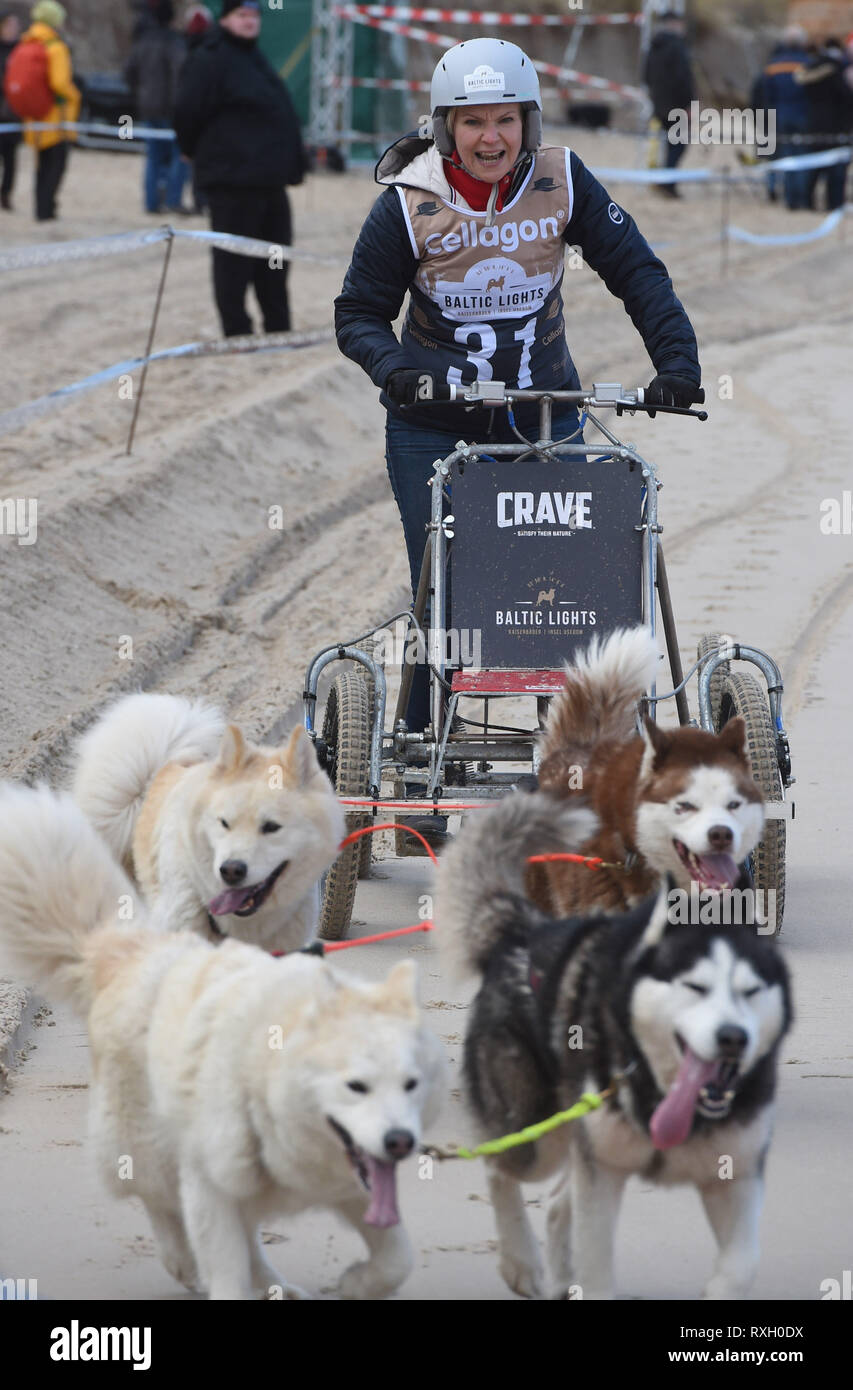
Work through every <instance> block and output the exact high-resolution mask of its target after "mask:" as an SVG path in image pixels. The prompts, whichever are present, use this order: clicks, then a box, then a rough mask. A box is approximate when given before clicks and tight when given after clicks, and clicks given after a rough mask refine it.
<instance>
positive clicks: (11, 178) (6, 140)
mask: <svg viewBox="0 0 853 1390" xmlns="http://www.w3.org/2000/svg"><path fill="white" fill-rule="evenodd" d="M20 33H21V25H20V21H19V19H18V16H17V15H16V14H13V13H12V11H11V10H5V11H3V10H0V124H4V125H6V124H9V125H17V123H18V117H17V116H16V115H15V113H14V111H13V110H12V108H11V106H10V105H9V103H8V102H7V101H6V99H5V97H4V96H3V75H4V73H5V71H6V63H7V61H8V58H9V54H10V53H11V52H12V49H13V48H14V47H15V45H16V44H17V42H18V39H19V37H20ZM20 143H21V132H20V131H19V130H7V131H6V132H5V133H0V164H2V166H3V175H2V178H0V207H2V208H3V210H4V212H11V211H12V189H13V188H14V185H15V161H16V159H17V156H18V146H19V145H20Z"/></svg>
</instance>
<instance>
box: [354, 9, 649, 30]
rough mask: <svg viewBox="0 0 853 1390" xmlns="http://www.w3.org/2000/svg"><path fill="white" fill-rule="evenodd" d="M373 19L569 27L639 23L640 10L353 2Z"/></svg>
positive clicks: (516, 26) (518, 26)
mask: <svg viewBox="0 0 853 1390" xmlns="http://www.w3.org/2000/svg"><path fill="white" fill-rule="evenodd" d="M347 8H348V9H353V10H357V11H358V13H359V14H363V15H368V16H369V17H370V18H371V19H396V20H404V21H405V20H416V21H418V22H420V23H421V24H488V25H506V26H507V27H512V28H520V29H521V28H527V29H530V28H552V27H553V28H566V27H570V26H572V25H577V24H640V23H641V22H642V18H643V16H642V15H641V14H602V15H586V14H572V15H562V14H502V13H501V12H500V11H499V10H438V9H431V8H424V7H422V6H420V5H350V6H348V7H347Z"/></svg>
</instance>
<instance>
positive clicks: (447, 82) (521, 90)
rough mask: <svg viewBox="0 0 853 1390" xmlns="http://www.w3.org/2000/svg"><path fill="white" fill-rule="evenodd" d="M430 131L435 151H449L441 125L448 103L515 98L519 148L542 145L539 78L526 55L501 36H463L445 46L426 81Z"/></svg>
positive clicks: (449, 138)
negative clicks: (518, 111) (519, 122)
mask: <svg viewBox="0 0 853 1390" xmlns="http://www.w3.org/2000/svg"><path fill="white" fill-rule="evenodd" d="M429 95H430V107H431V110H432V129H433V135H434V136H435V143H436V146H437V147H438V150H439V153H440V154H443V155H451V154H452V153H453V137H452V135H451V134H450V131H449V130H448V129H447V122H446V120H445V116H446V113H447V112H448V111H449V110H450V108H451V106H462V107H464V106H498V105H500V103H501V102H505V101H506V102H510V101H517V102H519V104H520V105H521V111H522V136H521V148H522V150H523V151H524V152H525V153H527V154H533V152H534V151H535V150H537V149H538V148H539V146H540V144H541V143H542V97H541V96H540V93H539V78H538V77H537V75H536V69H535V68H534V66H533V64H532V63H531V61H530V59H529V58H528V56H527V54H526V53H523V52H522V50H521V49H520V48H519V47H518V45H517V44H514V43H507V42H506V40H505V39H466V40H465V42H464V43H457V44H456V46H455V47H454V48H450V49H448V51H447V52H446V53H445V55H444V57H443V58H442V59H441V61H440V62H439V64H438V66H437V67H436V70H435V72H434V73H433V75H432V83H431V85H430V93H429Z"/></svg>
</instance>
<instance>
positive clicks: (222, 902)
mask: <svg viewBox="0 0 853 1390" xmlns="http://www.w3.org/2000/svg"><path fill="white" fill-rule="evenodd" d="M73 794H74V798H75V800H76V801H77V804H78V805H79V806H80V807H81V808H82V810H83V811H85V813H86V815H87V816H88V817H89V819H90V820H91V822H92V824H93V825H94V826H95V829H96V830H97V831H98V832H99V833H100V834H101V835H102V836H103V838H104V839H105V840H106V842H107V844H108V846H109V847H110V849H111V850H112V852H113V854H114V855H115V857H116V859H117V860H118V861H119V863H121V864H122V865H123V866H124V868H125V869H127V870H128V871H129V872H131V873H132V874H133V876H134V877H135V879H136V881H137V883H138V885H139V887H140V889H141V890H142V893H143V895H144V897H145V899H146V901H147V902H148V903H149V904H151V905H154V904H156V905H157V907H158V912H159V914H160V916H161V917H162V920H163V921H164V923H165V924H166V925H168V926H170V927H172V928H173V929H175V930H187V931H199V932H202V933H203V934H205V935H207V934H208V933H209V932H210V931H212V933H213V935H214V936H216V938H217V939H219V937H220V936H222V935H225V936H236V937H238V938H240V939H241V940H243V941H250V942H253V943H255V944H256V945H259V946H265V947H266V948H267V950H280V951H290V950H296V949H298V948H299V947H301V946H304V945H305V944H306V942H307V941H309V940H310V939H311V937H312V936H313V935H314V933H315V931H316V927H317V919H318V912H319V901H318V887H317V885H318V881H319V879H320V876H321V874H322V873H323V872H324V871H325V870H326V869H327V868H328V867H329V865H330V864H331V863H332V861H333V860H334V858H335V855H336V853H337V847H338V845H339V843H340V841H341V839H342V838H343V835H344V833H345V831H344V816H343V812H342V810H341V808H340V806H339V805H338V802H337V799H336V797H335V793H334V791H333V789H332V786H331V783H330V782H329V779H328V777H327V776H326V774H325V773H324V772H323V771H322V769H321V768H320V766H319V765H318V763H317V759H316V756H315V753H314V749H313V747H312V744H311V740H310V739H309V737H308V735H307V734H306V733H305V731H304V729H301V728H296V729H294V730H293V733H292V734H291V736H290V739H289V741H288V743H287V744H286V745H284V746H282V747H281V748H259V747H255V746H254V745H251V744H247V742H246V740H245V739H244V737H243V735H242V733H241V732H240V730H239V729H238V728H237V726H236V725H235V724H229V725H227V726H226V723H225V719H224V717H223V716H222V714H221V713H220V712H219V710H217V709H214V708H212V707H211V706H209V705H206V704H204V703H203V702H202V701H195V702H191V701H189V700H184V699H181V698H180V697H178V696H174V695H129V696H127V697H126V698H124V699H122V700H119V701H118V703H117V704H115V705H113V707H112V708H111V709H110V710H108V711H107V713H106V714H105V716H104V717H103V718H102V719H101V720H99V721H98V723H97V724H96V725H95V726H94V728H92V729H91V730H90V731H89V732H88V733H87V734H86V735H85V737H84V738H83V739H82V740H81V743H80V746H79V750H78V758H77V766H76V771H75V776H74V784H73Z"/></svg>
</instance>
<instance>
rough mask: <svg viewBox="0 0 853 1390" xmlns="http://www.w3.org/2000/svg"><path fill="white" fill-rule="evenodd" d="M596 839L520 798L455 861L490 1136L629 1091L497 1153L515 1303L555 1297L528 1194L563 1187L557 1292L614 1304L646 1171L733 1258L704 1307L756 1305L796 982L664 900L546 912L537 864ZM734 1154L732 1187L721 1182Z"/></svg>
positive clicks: (448, 932) (445, 881)
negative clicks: (746, 1301)
mask: <svg viewBox="0 0 853 1390" xmlns="http://www.w3.org/2000/svg"><path fill="white" fill-rule="evenodd" d="M595 829H596V824H595V816H594V815H593V814H592V812H590V811H588V810H585V809H583V808H580V807H577V806H576V807H574V808H569V809H560V808H557V809H555V806H554V801H553V799H552V798H549V797H546V796H545V795H544V794H541V793H536V794H535V795H533V796H524V795H520V794H519V795H516V796H513V797H509V798H507V799H506V800H505V801H503V802H501V803H499V804H498V805H497V806H496V807H494V808H493V809H490V810H489V811H484V812H482V813H480V812H478V813H477V815H476V816H475V817H474V818H473V820H472V821H470V822H469V824H467V825H466V826H465V827H464V828H463V830H462V832H461V833H460V835H459V836H458V838H457V839H456V840H455V841H454V842H453V843H452V844H451V845H450V846H449V847H448V849H447V850H446V852H445V853H444V855H443V856H442V858H441V860H440V863H439V868H438V881H437V896H436V908H435V920H436V925H437V928H438V935H439V941H440V944H441V946H442V949H443V951H444V952H445V956H446V959H447V960H448V963H450V964H451V965H453V966H455V967H456V973H457V974H459V973H464V974H469V975H471V974H473V975H477V976H479V977H480V980H481V984H480V989H479V992H478V994H477V995H476V997H475V999H474V1001H473V1004H472V1007H471V1012H470V1020H469V1025H468V1030H467V1035H466V1040H465V1064H464V1065H465V1079H466V1086H467V1092H468V1096H469V1100H470V1103H471V1105H472V1108H473V1111H474V1113H475V1115H476V1117H477V1119H478V1120H479V1121H480V1124H481V1125H482V1129H483V1137H484V1138H493V1137H497V1136H499V1135H502V1134H507V1133H511V1132H515V1131H517V1130H519V1129H522V1128H523V1127H524V1126H526V1125H529V1124H534V1123H536V1122H537V1121H540V1120H543V1119H546V1118H547V1117H548V1116H550V1115H552V1114H554V1113H556V1112H557V1111H558V1110H562V1109H565V1108H568V1107H569V1106H571V1105H573V1104H574V1103H575V1102H576V1101H577V1100H578V1098H579V1097H580V1095H581V1093H582V1092H584V1091H593V1092H600V1091H603V1090H604V1089H605V1088H607V1087H609V1086H610V1085H611V1084H612V1083H613V1082H614V1080H617V1086H616V1091H615V1094H614V1095H613V1096H612V1097H611V1098H610V1099H609V1100H607V1101H605V1103H604V1104H603V1105H602V1106H601V1107H600V1108H599V1109H596V1110H594V1111H592V1112H591V1113H590V1114H588V1115H587V1116H585V1117H584V1118H583V1119H580V1120H576V1121H574V1122H573V1123H570V1124H567V1125H564V1126H562V1127H561V1128H559V1129H556V1130H554V1131H553V1132H551V1133H550V1134H548V1135H547V1136H546V1137H545V1138H543V1139H539V1140H537V1141H536V1142H534V1143H527V1144H524V1145H522V1146H520V1147H517V1148H513V1149H509V1150H507V1151H506V1152H505V1153H504V1154H502V1155H500V1156H499V1157H497V1158H494V1159H489V1160H488V1162H489V1186H490V1193H491V1199H492V1202H493V1205H494V1208H495V1216H496V1219H497V1228H498V1240H499V1247H500V1269H501V1274H502V1276H503V1278H504V1279H505V1281H506V1283H507V1284H508V1285H509V1287H510V1288H511V1289H513V1290H514V1291H515V1292H516V1293H519V1294H522V1295H523V1296H525V1297H528V1298H538V1297H542V1296H543V1292H544V1278H543V1272H542V1262H541V1258H540V1254H539V1250H538V1246H537V1242H536V1240H535V1238H534V1235H533V1232H532V1230H531V1228H530V1225H529V1223H528V1220H527V1216H526V1213H525V1206H524V1201H523V1198H522V1191H521V1186H520V1184H521V1183H523V1182H525V1181H533V1182H541V1181H542V1180H543V1179H546V1178H549V1177H551V1176H553V1175H560V1176H561V1178H562V1181H561V1183H560V1185H559V1186H558V1188H557V1190H556V1193H555V1194H554V1196H553V1198H552V1201H551V1205H550V1208H549V1211H548V1264H549V1267H550V1283H551V1294H552V1296H553V1297H556V1298H566V1297H578V1296H582V1297H583V1298H585V1299H589V1298H608V1297H612V1296H613V1288H612V1262H613V1244H614V1233H615V1226H616V1219H617V1215H618V1209H619V1202H620V1199H621V1194H622V1189H623V1187H624V1185H625V1182H626V1179H627V1178H628V1177H630V1175H631V1174H632V1173H638V1174H640V1175H641V1176H642V1177H643V1178H645V1179H646V1180H649V1181H653V1182H660V1183H684V1182H689V1183H693V1184H694V1185H695V1186H696V1187H697V1188H698V1190H699V1193H700V1195H701V1197H702V1201H703V1203H704V1206H705V1211H706V1213H707V1216H708V1220H709V1221H710V1224H711V1226H712V1228H713V1231H714V1234H715V1236H716V1239H717V1242H718V1246H719V1253H718V1256H717V1261H716V1264H715V1267H714V1271H713V1273H712V1275H711V1278H710V1280H709V1282H708V1284H707V1286H706V1289H705V1297H706V1298H742V1297H743V1296H744V1294H745V1293H746V1291H747V1289H748V1288H749V1286H750V1284H751V1282H752V1280H753V1278H754V1276H755V1272H756V1268H757V1265H758V1258H759V1246H758V1225H759V1217H760V1213H761V1204H762V1191H763V1178H762V1170H763V1166H764V1160H765V1156H766V1153H767V1149H768V1145H769V1143H770V1136H771V1126H772V1113H773V1096H774V1089H775V1082H776V1058H777V1052H778V1049H779V1044H780V1041H781V1039H782V1037H783V1035H784V1034H785V1032H786V1030H787V1028H788V1027H789V1025H790V1022H791V1003H790V993H789V984H788V974H787V970H786V968H785V965H784V963H783V961H782V958H781V956H780V955H779V953H778V951H777V949H776V947H775V946H774V945H773V944H772V943H771V942H770V941H769V940H768V939H766V938H763V937H759V936H757V935H755V934H753V933H752V932H751V931H750V930H749V929H748V928H745V927H742V926H740V927H737V926H735V927H732V926H728V927H725V926H723V927H715V926H712V927H708V926H698V925H690V924H687V925H675V924H674V922H673V921H672V920H671V918H672V917H673V916H674V914H673V913H671V912H670V911H668V898H667V892H666V890H665V889H664V890H662V891H661V893H660V894H659V895H658V896H657V897H656V898H655V897H650V898H648V899H647V900H646V901H645V902H643V903H641V904H640V905H639V906H637V907H635V908H633V909H632V910H631V911H629V912H626V913H624V914H621V915H617V916H607V917H605V916H595V917H575V918H570V919H567V920H563V921H557V920H555V919H554V918H552V917H549V916H547V915H545V914H544V913H542V912H540V911H539V910H538V908H536V907H534V906H533V904H532V903H531V902H530V901H529V900H528V899H527V898H526V897H525V887H524V884H525V865H526V859H527V856H528V855H531V854H536V853H540V852H548V851H555V850H557V851H569V852H573V851H576V850H577V849H578V848H579V847H580V846H581V845H582V844H584V843H585V842H586V841H587V840H588V839H589V838H590V835H592V834H593V833H594V832H595ZM619 1078H624V1079H621V1080H619ZM721 1154H727V1155H729V1156H730V1157H731V1159H732V1173H733V1176H732V1177H731V1178H722V1177H721V1176H720V1173H721V1169H720V1155H721ZM673 1296H674V1297H675V1296H677V1290H676V1288H675V1287H673Z"/></svg>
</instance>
